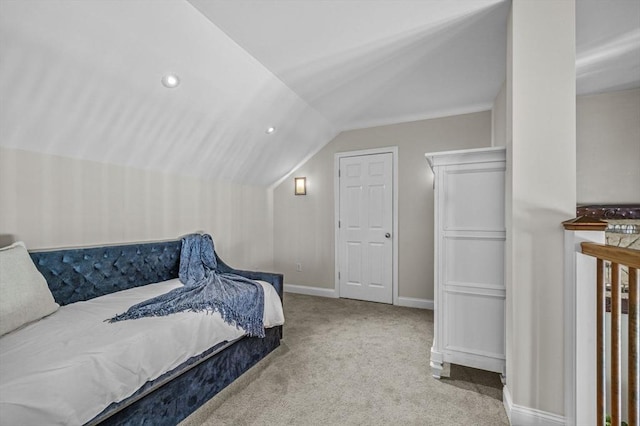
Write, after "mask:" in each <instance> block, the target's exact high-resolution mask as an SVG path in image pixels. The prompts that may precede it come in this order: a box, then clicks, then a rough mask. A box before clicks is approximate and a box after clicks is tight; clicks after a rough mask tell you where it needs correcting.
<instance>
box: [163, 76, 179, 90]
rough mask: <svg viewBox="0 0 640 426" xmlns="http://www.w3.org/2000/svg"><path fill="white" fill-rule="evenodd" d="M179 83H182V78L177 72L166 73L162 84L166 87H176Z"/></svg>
mask: <svg viewBox="0 0 640 426" xmlns="http://www.w3.org/2000/svg"><path fill="white" fill-rule="evenodd" d="M179 84H180V78H178V76H177V75H175V74H165V75H164V76H163V77H162V85H163V86H164V87H167V88H169V89H173V88H175V87H178V85H179Z"/></svg>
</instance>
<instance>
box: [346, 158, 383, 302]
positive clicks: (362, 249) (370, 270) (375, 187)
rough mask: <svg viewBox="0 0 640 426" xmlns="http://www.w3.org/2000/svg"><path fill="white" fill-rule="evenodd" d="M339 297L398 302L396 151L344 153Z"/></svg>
mask: <svg viewBox="0 0 640 426" xmlns="http://www.w3.org/2000/svg"><path fill="white" fill-rule="evenodd" d="M339 191H340V195H339V202H340V206H339V218H338V256H337V258H338V281H339V288H340V297H346V298H350V299H360V300H368V301H372V302H382V303H393V240H392V239H393V238H395V236H394V235H393V234H392V232H393V154H392V153H390V152H386V153H380V154H371V155H357V156H349V157H341V158H340V163H339Z"/></svg>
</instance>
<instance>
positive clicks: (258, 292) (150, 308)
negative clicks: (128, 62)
mask: <svg viewBox="0 0 640 426" xmlns="http://www.w3.org/2000/svg"><path fill="white" fill-rule="evenodd" d="M178 276H179V278H180V281H182V283H183V284H184V286H182V287H178V288H175V289H173V290H171V291H170V292H168V293H165V294H161V295H160V296H157V297H154V298H152V299H149V300H145V301H144V302H141V303H138V304H137V305H133V306H132V307H130V308H129V310H128V311H127V312H125V313H122V314H119V315H116V316H115V317H113V318H111V319H109V320H108V321H109V322H116V321H123V320H128V319H136V318H142V317H152V316H166V315H169V314H173V313H176V312H183V311H193V312H197V311H209V312H214V311H215V312H219V313H220V315H221V316H222V319H224V321H225V322H226V323H227V324H231V325H235V326H236V327H241V328H243V329H244V330H245V331H246V332H247V334H248V335H250V336H257V337H264V324H263V320H262V317H263V313H264V292H263V289H262V286H261V285H260V284H258V283H257V282H255V281H252V280H250V279H247V278H245V277H242V276H240V275H236V274H229V273H220V272H218V262H217V261H216V256H215V252H214V247H213V239H212V238H211V236H210V235H207V234H205V235H201V234H191V235H187V236H186V237H184V238H183V239H182V249H181V251H180V270H179V273H178Z"/></svg>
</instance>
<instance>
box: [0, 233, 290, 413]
mask: <svg viewBox="0 0 640 426" xmlns="http://www.w3.org/2000/svg"><path fill="white" fill-rule="evenodd" d="M180 249H181V241H180V240H174V241H163V242H152V243H142V244H126V245H116V246H104V247H91V248H76V249H64V250H52V251H35V252H30V253H29V256H30V258H31V259H32V260H33V263H34V264H35V266H36V268H37V269H38V271H39V272H40V273H41V274H42V276H43V277H44V278H45V279H46V282H47V285H48V287H49V289H50V290H51V294H52V295H53V299H54V300H55V302H56V303H57V304H59V305H60V308H59V309H57V310H56V311H55V312H54V313H52V314H50V315H48V316H46V317H45V318H43V319H41V320H39V321H35V322H31V323H29V324H27V325H25V326H22V327H20V328H18V329H17V330H15V331H11V332H9V333H8V334H5V335H4V336H2V337H1V338H0V349H1V352H0V423H1V424H3V425H4V424H16V421H17V420H20V423H21V424H42V421H43V419H46V423H47V424H105V425H107V424H118V425H121V424H125V425H127V424H153V425H173V424H177V423H178V422H179V421H180V420H182V419H184V418H186V417H187V416H188V415H189V414H190V413H192V412H193V411H195V410H196V409H197V408H198V407H199V406H201V405H202V404H203V403H204V402H206V401H207V400H209V399H210V398H211V397H213V396H214V395H215V394H217V393H218V392H219V391H220V390H222V389H223V388H224V387H226V386H227V385H228V384H230V383H231V382H232V381H233V380H235V379H236V378H237V377H239V376H240V375H241V374H242V373H243V372H245V371H246V370H248V369H249V368H250V367H251V366H253V365H255V364H256V363H257V362H258V361H260V360H261V359H262V358H264V357H265V356H266V355H268V354H269V353H270V352H271V351H273V350H274V349H275V348H277V347H278V346H279V344H280V339H281V337H282V324H283V321H284V317H283V316H282V303H281V302H282V294H283V293H282V292H283V287H282V283H283V276H282V275H280V274H272V273H264V272H251V271H240V270H236V269H233V268H231V267H229V266H228V265H226V264H225V263H224V262H223V261H222V260H220V258H219V257H218V255H217V253H216V254H215V256H216V259H217V261H218V270H219V271H220V272H231V273H236V274H238V275H242V276H245V277H247V278H250V279H253V280H258V281H260V282H261V284H260V285H261V286H262V288H263V290H264V295H265V315H264V324H265V337H264V338H257V337H248V336H246V335H245V333H244V330H242V329H238V328H236V327H234V326H230V325H228V324H225V323H224V322H223V321H222V319H221V318H216V316H217V317H219V314H217V313H193V312H181V313H177V314H173V315H169V316H166V317H153V318H141V319H136V320H131V321H122V322H118V323H113V324H111V323H108V322H105V319H108V318H109V317H111V316H113V315H114V314H117V313H119V312H122V311H123V310H126V309H127V308H128V307H129V306H131V305H133V304H135V303H138V302H140V301H143V300H146V299H148V298H150V297H153V296H155V295H158V294H161V293H165V292H167V291H169V290H171V289H172V288H175V287H176V286H180V285H181V283H180V282H179V280H178V279H177V277H178V267H179V260H180ZM267 327H268V328H267ZM79 336H82V337H79ZM211 336H217V339H212V338H211ZM45 361H46V362H47V363H49V364H46V366H45ZM64 370H69V371H72V372H73V374H71V376H69V375H65V374H67V372H65V371H64ZM16 416H17V417H16Z"/></svg>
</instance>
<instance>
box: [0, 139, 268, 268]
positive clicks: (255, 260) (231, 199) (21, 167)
mask: <svg viewBox="0 0 640 426" xmlns="http://www.w3.org/2000/svg"><path fill="white" fill-rule="evenodd" d="M0 200H2V202H1V203H0V236H1V238H2V239H3V242H7V241H9V240H11V239H13V240H23V241H25V243H26V244H27V247H29V248H31V249H37V248H53V247H67V246H78V245H96V244H106V243H121V242H128V241H146V240H161V239H174V238H179V237H180V236H182V235H184V234H187V233H190V232H193V231H197V230H203V231H206V232H209V233H211V234H212V236H213V237H214V241H215V243H216V249H217V251H218V253H219V254H220V256H221V257H222V258H223V259H224V260H225V261H228V263H230V264H231V265H232V266H237V267H242V268H253V269H262V270H264V269H268V270H270V269H272V266H273V244H272V235H273V234H272V216H271V199H270V196H269V195H268V193H267V190H266V189H265V188H261V187H250V186H241V185H231V184H224V183H219V182H218V183H215V182H208V181H202V180H198V179H194V178H188V177H182V176H177V175H171V174H165V173H159V172H151V171H145V170H138V169H133V168H127V167H122V166H114V165H107V164H101V163H96V162H91V161H83V160H76V159H70V158H65V157H59V156H54V155H48V154H40V153H33V152H28V151H23V150H16V149H10V148H4V147H0Z"/></svg>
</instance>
